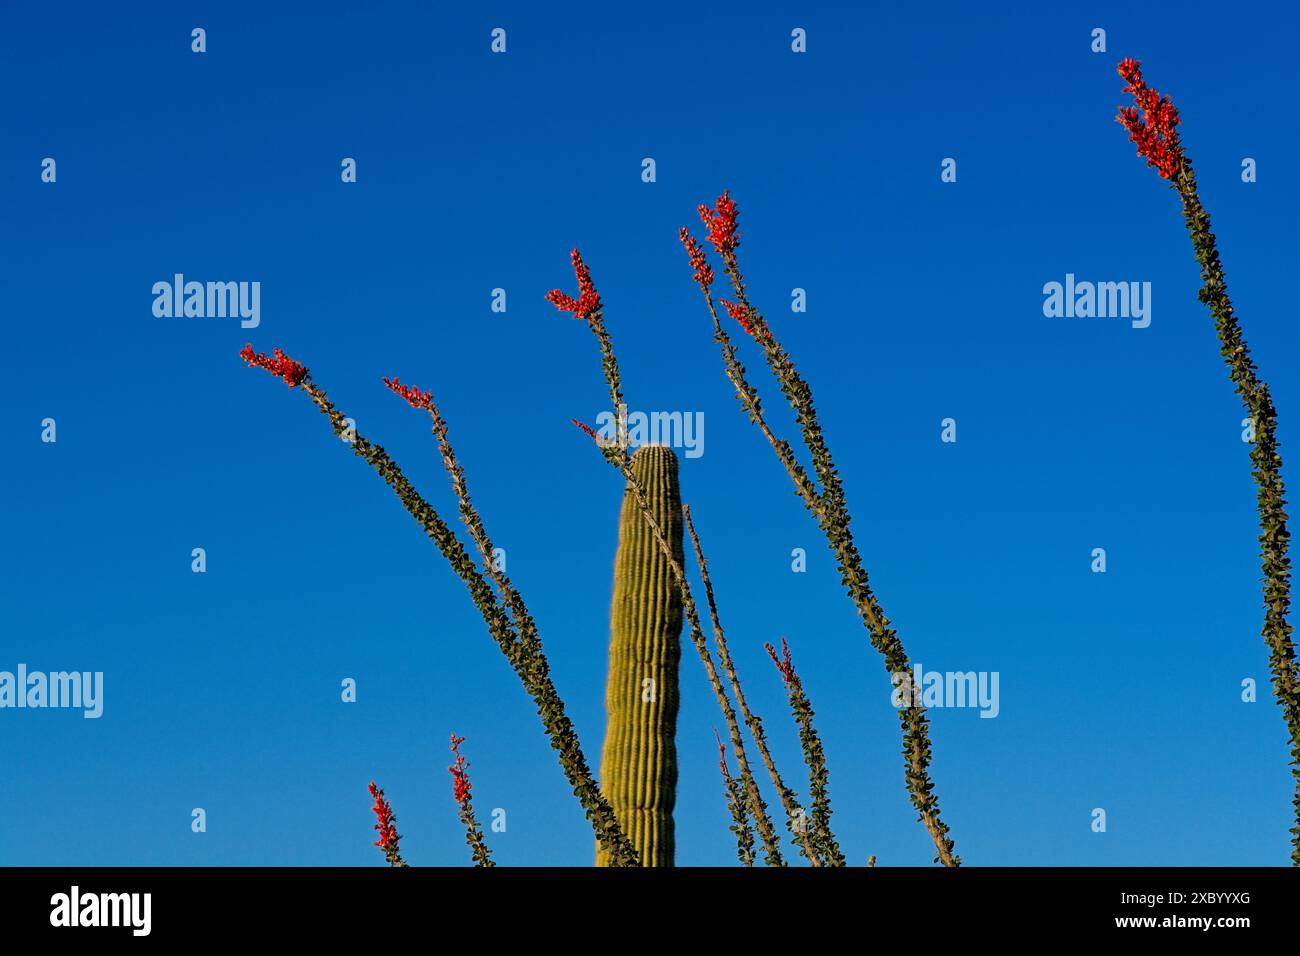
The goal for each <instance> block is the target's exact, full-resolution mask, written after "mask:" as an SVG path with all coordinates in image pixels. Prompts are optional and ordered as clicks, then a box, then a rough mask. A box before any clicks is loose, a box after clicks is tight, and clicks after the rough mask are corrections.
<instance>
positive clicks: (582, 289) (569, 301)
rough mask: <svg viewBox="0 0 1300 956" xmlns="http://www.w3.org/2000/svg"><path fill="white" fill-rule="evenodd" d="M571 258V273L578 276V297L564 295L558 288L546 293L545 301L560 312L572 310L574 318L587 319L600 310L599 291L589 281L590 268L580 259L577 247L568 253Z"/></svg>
mask: <svg viewBox="0 0 1300 956" xmlns="http://www.w3.org/2000/svg"><path fill="white" fill-rule="evenodd" d="M570 258H572V259H573V273H574V275H576V276H577V277H578V298H576V299H575V298H574V297H573V296H571V295H566V294H565V293H563V292H561V291H560V290H559V289H552V290H551V291H550V292H548V293H546V301H547V302H550V303H552V304H553V305H554V306H555V307H556V308H557V309H559V310H560V311H561V312H572V313H573V315H574V318H578V319H589V318H591V317H592V316H593V315H595V314H596V313H597V312H599V311H600V293H599V292H597V291H596V284H595V283H594V282H592V281H591V270H590V269H588V268H587V264H586V263H585V262H583V261H582V256H581V254H580V253H579V252H578V250H577V249H574V250H573V252H571V253H570Z"/></svg>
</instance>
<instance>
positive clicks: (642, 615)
mask: <svg viewBox="0 0 1300 956" xmlns="http://www.w3.org/2000/svg"><path fill="white" fill-rule="evenodd" d="M632 473H633V475H635V476H636V479H637V481H638V482H639V483H640V484H641V486H642V488H644V489H645V494H646V499H647V500H648V501H649V503H650V512H651V514H652V515H653V516H654V518H655V521H657V522H658V523H659V527H660V528H661V529H662V530H663V533H664V537H665V538H666V539H667V540H668V541H669V542H670V543H671V544H672V547H673V553H674V555H675V557H676V559H677V562H678V565H679V566H683V563H684V557H683V554H682V498H681V490H680V488H679V486H678V483H677V456H676V455H675V454H674V453H673V451H672V449H669V448H664V447H661V446H657V445H650V446H645V447H643V448H639V449H637V451H636V454H634V455H633V456H632ZM609 631H610V640H609V679H608V682H607V683H606V686H605V711H606V714H607V715H608V719H607V723H606V726H605V747H604V750H603V751H602V753H601V763H600V779H601V789H602V790H604V792H605V796H606V798H607V799H608V800H609V802H610V804H611V805H612V806H613V808H614V815H615V816H616V817H617V818H618V822H619V824H620V826H622V828H623V832H624V833H625V834H627V837H628V839H629V840H631V841H632V845H633V846H635V847H636V851H637V853H638V854H639V855H640V858H641V865H642V866H672V865H673V850H674V840H673V804H674V803H675V802H676V800H677V744H676V734H677V706H678V689H677V665H678V661H679V660H680V659H681V653H682V649H681V631H682V597H681V591H680V590H679V589H678V585H677V583H676V582H675V581H674V580H673V575H672V571H671V569H670V568H669V565H668V560H667V559H666V558H665V557H664V555H663V552H662V551H660V549H659V546H658V544H657V543H656V541H655V537H654V532H653V531H651V530H650V527H649V525H647V524H646V520H645V516H644V515H642V514H641V509H640V508H639V507H638V506H637V501H636V498H635V496H634V495H633V494H632V492H631V491H630V490H629V491H627V492H625V493H624V495H623V507H622V510H621V511H620V513H619V524H618V554H617V555H616V556H615V558H614V600H613V604H612V607H611V608H610V614H609ZM609 863H610V860H609V855H608V853H606V852H605V851H604V850H602V849H601V848H600V847H599V846H597V848H596V865H597V866H608V865H609Z"/></svg>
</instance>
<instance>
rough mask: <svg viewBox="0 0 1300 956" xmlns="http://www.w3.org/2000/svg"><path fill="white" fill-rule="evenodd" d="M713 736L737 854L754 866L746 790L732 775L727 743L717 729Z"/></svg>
mask: <svg viewBox="0 0 1300 956" xmlns="http://www.w3.org/2000/svg"><path fill="white" fill-rule="evenodd" d="M713 737H714V739H715V740H717V742H718V769H719V770H720V771H721V772H722V782H723V784H724V785H725V786H726V792H727V809H728V810H730V811H731V819H732V821H733V822H732V824H731V827H730V829H731V832H732V833H734V834H736V855H737V856H738V857H739V858H740V862H741V863H743V864H744V865H745V866H753V865H754V831H753V829H752V828H751V827H750V825H749V810H748V804H747V802H746V798H745V791H744V788H742V787H741V785H740V782H739V781H738V780H736V778H735V777H733V776H732V775H731V768H730V767H728V766H727V745H726V744H724V743H723V742H722V738H721V737H720V736H718V731H717V730H716V729H715V730H714V731H713Z"/></svg>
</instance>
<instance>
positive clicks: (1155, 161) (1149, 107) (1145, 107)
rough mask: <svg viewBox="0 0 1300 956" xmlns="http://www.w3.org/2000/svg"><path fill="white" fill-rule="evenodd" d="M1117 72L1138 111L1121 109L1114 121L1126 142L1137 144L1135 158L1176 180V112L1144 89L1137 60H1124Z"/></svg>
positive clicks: (1178, 168)
mask: <svg viewBox="0 0 1300 956" xmlns="http://www.w3.org/2000/svg"><path fill="white" fill-rule="evenodd" d="M1117 69H1118V72H1119V75H1120V76H1122V77H1123V78H1124V80H1125V82H1126V83H1128V86H1126V87H1124V92H1125V93H1132V94H1133V100H1134V102H1136V103H1137V107H1136V108H1135V107H1132V106H1124V107H1121V108H1120V111H1119V115H1118V116H1117V117H1116V119H1117V120H1118V121H1119V122H1120V123H1122V124H1123V126H1124V128H1125V129H1127V130H1128V134H1129V137H1128V138H1129V139H1130V140H1131V141H1132V142H1134V143H1135V144H1137V151H1138V155H1139V156H1142V157H1144V158H1145V159H1146V161H1147V165H1148V166H1154V167H1155V168H1156V169H1157V170H1159V172H1160V175H1161V176H1162V177H1163V178H1164V179H1176V178H1177V177H1178V173H1179V172H1180V171H1181V170H1182V167H1183V146H1182V143H1181V142H1180V141H1179V139H1178V124H1179V122H1180V120H1179V118H1178V109H1177V108H1176V107H1175V106H1174V104H1173V101H1172V100H1170V99H1169V97H1168V96H1161V95H1160V94H1159V93H1158V92H1156V91H1155V90H1153V89H1152V88H1151V87H1149V86H1147V84H1146V81H1145V80H1143V79H1142V64H1141V63H1140V62H1139V61H1138V60H1135V59H1133V58H1132V57H1125V58H1124V59H1123V60H1121V61H1120V64H1119V67H1118V68H1117ZM1139 110H1141V113H1140V114H1139V112H1138V111H1139Z"/></svg>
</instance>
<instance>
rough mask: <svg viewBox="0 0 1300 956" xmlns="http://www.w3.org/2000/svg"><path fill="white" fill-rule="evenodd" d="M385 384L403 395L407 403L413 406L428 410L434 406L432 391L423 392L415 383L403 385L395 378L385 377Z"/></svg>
mask: <svg viewBox="0 0 1300 956" xmlns="http://www.w3.org/2000/svg"><path fill="white" fill-rule="evenodd" d="M384 384H385V385H387V386H388V387H389V388H390V389H392V390H393V391H394V392H396V393H397V394H398V395H400V396H402V398H404V399H406V401H407V403H408V404H409V405H410V406H411V407H412V408H423V409H426V410H428V409H431V408H432V407H433V393H432V392H422V391H420V390H419V389H418V388H416V387H415V386H414V385H403V384H402V383H401V382H400V381H398V380H397V379H395V378H386V379H384Z"/></svg>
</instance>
